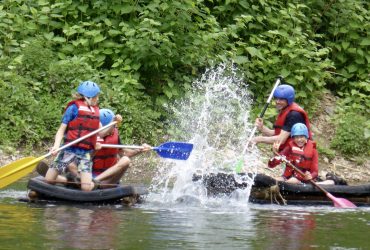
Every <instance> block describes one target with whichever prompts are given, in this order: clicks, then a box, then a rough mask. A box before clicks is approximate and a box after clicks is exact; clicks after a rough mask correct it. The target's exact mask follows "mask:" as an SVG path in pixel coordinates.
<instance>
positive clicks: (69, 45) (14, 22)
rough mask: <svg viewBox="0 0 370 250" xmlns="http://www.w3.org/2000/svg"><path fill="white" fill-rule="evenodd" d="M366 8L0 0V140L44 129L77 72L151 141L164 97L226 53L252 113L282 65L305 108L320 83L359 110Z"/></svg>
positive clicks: (54, 119)
mask: <svg viewBox="0 0 370 250" xmlns="http://www.w3.org/2000/svg"><path fill="white" fill-rule="evenodd" d="M369 9H370V6H369V3H368V1H361V0H354V1H344V0H340V1H329V2H325V1H318V0H308V1H305V2H304V3H302V2H300V1H259V2H258V1H252V0H246V1H236V0H231V1H219V0H213V1H195V0H184V1H169V0H152V1H119V0H112V1H102V0H98V1H79V0H68V1H44V0H17V1H11V0H4V1H2V2H1V3H0V83H1V86H0V98H1V99H0V100H4V101H2V105H3V106H4V112H5V113H4V112H2V113H1V114H0V118H2V123H1V124H0V129H1V131H0V136H1V138H2V140H4V141H2V142H1V143H0V144H5V143H8V144H10V143H11V144H13V143H23V141H25V142H26V144H29V145H32V144H33V143H35V142H40V141H43V140H50V139H51V138H52V137H53V136H54V133H55V132H54V131H56V129H57V127H58V124H59V122H60V116H61V110H62V108H64V106H65V104H66V103H67V102H68V101H69V100H70V98H71V93H72V92H74V91H75V88H76V86H77V85H78V83H79V82H80V81H83V80H87V79H89V80H93V81H96V82H97V83H99V84H100V85H101V87H102V92H103V93H102V95H101V100H100V103H101V105H100V106H101V107H109V108H112V109H113V110H114V111H115V112H117V113H120V114H122V116H123V117H124V123H123V125H122V127H121V130H122V135H123V139H124V140H125V141H127V142H128V143H131V142H134V141H135V142H137V141H138V140H143V139H145V140H149V141H155V140H156V138H158V137H160V136H161V135H162V134H165V131H163V124H162V123H163V121H164V120H166V118H167V116H168V115H169V114H167V113H166V112H165V111H164V110H163V108H162V107H163V105H165V104H167V103H170V102H172V101H174V100H176V99H177V98H180V97H182V96H184V95H185V94H186V93H187V91H188V90H189V89H190V88H191V82H192V79H193V78H194V77H198V75H199V74H200V73H201V72H203V71H204V69H205V68H207V67H209V66H212V65H215V64H217V63H219V62H224V61H229V60H232V61H233V62H234V63H235V64H237V65H238V66H239V69H240V70H241V72H242V73H243V74H244V76H245V77H246V81H247V83H248V85H249V88H250V90H251V92H253V93H254V98H255V99H256V104H257V105H256V107H257V108H256V109H255V110H258V112H254V113H256V114H257V113H259V111H260V110H261V109H260V108H259V107H260V106H262V105H263V104H264V102H265V101H266V99H267V95H268V93H269V90H271V88H272V85H273V81H274V79H275V77H276V76H277V75H283V76H284V77H285V80H286V81H287V82H289V83H291V84H292V85H293V86H294V87H295V89H296V93H297V102H298V103H300V104H301V105H302V106H304V107H305V108H308V109H309V110H310V109H311V108H312V107H314V105H313V104H314V103H315V102H316V101H317V99H318V95H320V94H321V93H323V92H324V90H325V88H329V89H330V90H331V91H334V92H335V93H336V94H337V95H338V96H340V97H341V101H340V102H339V105H340V112H342V113H345V112H347V111H348V110H357V111H358V112H359V113H360V114H362V115H364V116H365V117H367V116H368V115H369V114H368V112H369V110H370V101H369V98H368V96H369V88H370V82H369V67H368V64H369V63H370V54H369V53H370V52H369V51H370V50H369V46H370V42H369V41H370V40H369V33H368V31H369V30H370V29H369V25H370V22H369V18H370V15H369ZM10 93H12V94H10ZM273 112H274V111H273V110H272V109H270V110H268V111H267V113H266V118H267V119H268V118H269V117H273V115H274V113H273ZM36 114H37V115H36ZM50 131H53V132H52V133H51V132H50Z"/></svg>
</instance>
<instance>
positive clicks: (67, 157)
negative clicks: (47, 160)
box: [45, 151, 75, 184]
mask: <svg viewBox="0 0 370 250" xmlns="http://www.w3.org/2000/svg"><path fill="white" fill-rule="evenodd" d="M74 159H75V155H74V154H71V153H69V152H65V151H62V152H60V153H59V154H58V156H57V157H56V158H55V160H54V162H53V163H52V164H51V165H50V167H49V169H48V171H47V172H46V175H45V181H46V182H48V183H50V184H55V183H57V182H58V183H59V182H60V183H65V182H66V181H67V179H66V178H65V177H64V176H61V175H60V174H61V173H64V172H65V169H66V168H67V166H68V165H69V164H70V163H71V162H73V160H74Z"/></svg>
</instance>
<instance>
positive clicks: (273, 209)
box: [0, 66, 370, 249]
mask: <svg viewBox="0 0 370 250" xmlns="http://www.w3.org/2000/svg"><path fill="white" fill-rule="evenodd" d="M240 79H243V77H240V76H238V74H237V72H236V70H235V69H233V68H230V67H226V66H220V67H218V68H216V69H212V70H208V71H206V72H205V73H204V74H203V76H202V77H201V78H200V79H199V80H197V81H196V82H194V84H193V92H192V93H190V94H189V96H186V97H184V99H182V100H181V101H180V102H178V103H175V104H174V105H171V106H169V107H168V110H169V112H171V113H172V117H173V120H171V121H169V125H170V128H169V136H170V138H171V140H172V139H173V140H179V141H188V142H191V143H193V144H194V149H193V152H192V154H191V156H190V158H189V159H188V160H187V161H176V160H168V159H161V160H160V161H159V163H158V170H157V173H156V175H155V176H154V177H153V178H152V179H151V180H149V183H150V185H149V194H148V195H146V196H145V197H144V202H143V203H141V204H137V205H135V206H133V207H127V206H125V205H121V204H118V205H104V206H103V205H100V206H98V205H82V204H80V205H76V204H74V205H73V204H61V203H25V202H20V201H19V198H22V197H25V196H26V195H27V193H26V183H27V180H28V178H29V177H25V178H23V179H22V180H20V181H18V182H17V183H15V184H13V185H11V186H8V187H7V188H6V189H3V190H0V249H370V240H369V236H370V233H369V232H370V208H356V209H336V208H334V207H332V206H317V207H314V206H310V207H308V206H306V207H298V206H279V205H257V204H251V203H248V197H249V192H250V190H248V189H245V190H238V191H237V192H235V193H234V194H233V195H232V196H231V197H217V198H214V197H213V198H211V197H208V196H207V192H206V188H205V187H204V186H203V184H202V182H194V181H192V176H193V174H194V173H198V174H200V175H202V174H207V173H210V172H219V171H223V172H227V173H234V171H235V166H236V164H238V163H239V162H244V163H246V164H244V165H245V166H244V171H246V172H248V173H252V174H256V173H257V172H258V168H257V167H256V166H257V162H258V159H259V158H260V156H259V151H258V149H257V148H255V149H252V150H250V151H248V153H247V154H246V155H245V156H241V155H240V154H241V152H242V151H243V146H244V144H245V141H246V139H247V138H248V136H249V134H250V132H251V127H252V126H253V125H252V124H251V123H250V119H249V116H250V112H249V110H250V106H251V103H252V101H251V100H252V94H251V93H249V92H248V85H247V84H245V83H244V82H243V81H242V80H240ZM271 85H273V83H272V84H271ZM243 181H246V182H248V183H249V184H251V183H252V179H245V180H243ZM143 183H148V180H143Z"/></svg>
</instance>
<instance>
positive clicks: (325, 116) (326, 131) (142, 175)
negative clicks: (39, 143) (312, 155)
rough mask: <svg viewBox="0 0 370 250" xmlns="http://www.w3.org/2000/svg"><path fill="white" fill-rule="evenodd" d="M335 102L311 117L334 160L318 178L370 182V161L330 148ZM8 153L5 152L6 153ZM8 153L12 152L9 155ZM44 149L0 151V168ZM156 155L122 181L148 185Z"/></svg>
mask: <svg viewBox="0 0 370 250" xmlns="http://www.w3.org/2000/svg"><path fill="white" fill-rule="evenodd" d="M335 103H336V99H335V97H334V96H332V95H330V94H325V95H324V96H323V97H322V99H321V100H320V103H319V104H318V107H317V109H316V110H317V111H316V113H315V114H314V115H312V117H313V118H312V119H311V122H312V130H313V132H314V139H315V140H316V142H317V144H318V147H320V148H321V149H324V150H325V149H328V150H330V151H331V152H332V153H334V157H332V156H331V157H329V156H327V155H325V154H320V155H319V176H321V177H325V175H326V173H328V172H333V173H335V174H336V175H339V176H340V177H342V178H344V179H345V180H347V182H348V183H349V184H354V185H355V184H362V183H369V182H370V160H369V159H360V158H355V157H354V158H351V159H348V158H345V157H343V156H342V155H340V154H338V152H335V151H333V150H332V149H329V146H330V142H331V140H332V138H333V137H334V135H335V131H334V129H333V125H332V124H331V117H332V116H333V115H334V110H335ZM259 149H260V150H261V155H262V158H261V161H260V162H261V163H260V166H258V172H260V173H264V174H266V175H270V176H272V177H277V176H279V175H280V174H281V172H282V168H279V167H277V168H274V169H270V168H267V166H266V163H267V161H268V159H269V157H271V147H269V146H259ZM5 151H8V152H5ZM10 152H11V153H10ZM45 152H47V148H45V149H39V150H37V151H34V152H33V153H31V154H30V153H25V152H24V151H23V150H21V149H9V150H1V149H0V166H4V165H6V164H8V163H11V162H13V161H16V160H17V159H20V158H23V157H24V156H28V155H33V156H35V157H38V156H40V155H43V154H45ZM157 157H158V156H157V155H156V153H154V152H152V153H148V154H145V155H140V156H138V157H136V158H134V159H133V163H132V166H131V168H130V169H129V170H128V172H127V173H126V175H125V176H124V181H125V182H128V183H143V182H150V180H151V179H152V178H153V177H154V175H155V173H156V159H157Z"/></svg>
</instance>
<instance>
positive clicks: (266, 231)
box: [256, 211, 316, 249]
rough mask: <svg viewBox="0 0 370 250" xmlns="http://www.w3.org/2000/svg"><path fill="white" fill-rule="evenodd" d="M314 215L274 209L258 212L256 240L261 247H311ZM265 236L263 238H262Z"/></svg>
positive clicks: (314, 222)
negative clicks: (264, 212)
mask: <svg viewBox="0 0 370 250" xmlns="http://www.w3.org/2000/svg"><path fill="white" fill-rule="evenodd" d="M315 217H316V216H315V215H314V214H311V213H307V212H297V211H289V212H288V213H285V212H283V213H282V211H275V212H272V213H268V214H263V213H262V214H260V216H259V217H258V222H257V223H256V232H257V235H258V237H257V238H258V239H259V240H258V242H256V246H259V247H260V246H261V244H263V249H276V247H277V246H279V248H280V249H309V248H312V247H313V242H314V234H313V232H314V231H315V229H316V219H315ZM264 238H265V240H263V239H264Z"/></svg>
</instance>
